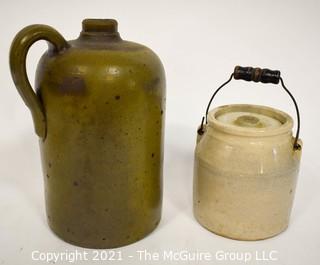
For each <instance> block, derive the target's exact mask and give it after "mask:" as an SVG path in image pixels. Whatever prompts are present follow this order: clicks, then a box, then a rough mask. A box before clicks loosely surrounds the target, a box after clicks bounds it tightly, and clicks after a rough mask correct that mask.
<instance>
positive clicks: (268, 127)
mask: <svg viewBox="0 0 320 265" xmlns="http://www.w3.org/2000/svg"><path fill="white" fill-rule="evenodd" d="M232 112H238V113H241V112H243V113H244V114H239V115H238V117H236V118H235V119H234V120H232V119H231V120H230V121H226V120H223V118H220V117H222V116H223V114H226V113H232ZM231 116H232V115H231ZM249 116H250V117H249ZM263 116H264V117H266V118H265V119H264V118H263ZM269 118H270V119H271V120H274V121H275V122H274V123H273V122H271V123H270V124H269V122H268V119H269ZM265 120H267V121H266V123H265ZM292 127H293V121H292V119H291V117H290V116H288V115H287V114H285V113H283V112H281V111H278V110H275V109H273V108H268V107H263V106H256V105H242V104H241V105H227V106H221V107H218V108H216V109H214V110H212V111H210V112H209V116H208V124H207V125H206V128H205V133H204V134H203V135H202V136H199V135H198V139H197V145H196V149H195V165H194V205H193V206H194V215H195V217H196V219H197V220H198V222H199V223H200V224H201V225H203V226H204V227H205V228H207V229H208V230H210V231H212V232H214V233H216V234H219V235H222V236H225V237H229V238H233V239H238V240H260V239H265V238H269V237H272V236H275V235H277V234H279V233H280V232H282V231H284V230H285V229H286V228H287V226H288V223H289V217H290V212H291V208H292V204H293V198H294V193H295V188H296V183H297V176H298V171H299V163H300V157H301V149H299V150H295V149H293V141H294V139H293V137H292V132H291V130H292ZM299 144H300V145H301V146H302V143H301V141H299Z"/></svg>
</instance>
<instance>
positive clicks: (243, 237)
mask: <svg viewBox="0 0 320 265" xmlns="http://www.w3.org/2000/svg"><path fill="white" fill-rule="evenodd" d="M194 217H195V219H196V220H197V222H198V223H199V224H200V225H201V226H202V227H203V228H204V229H206V230H208V231H209V232H211V233H213V234H216V235H218V236H222V237H225V238H228V239H232V240H237V241H261V240H266V239H269V238H273V237H275V236H277V235H279V234H282V233H283V232H285V231H286V230H287V228H288V227H289V225H286V226H285V227H284V228H283V229H281V230H279V231H277V232H275V233H272V234H270V235H266V236H257V237H246V236H233V235H230V234H228V233H223V232H219V231H216V230H214V229H212V228H210V227H209V226H207V225H205V224H204V223H203V222H202V221H201V220H200V219H199V218H198V217H197V216H196V215H194Z"/></svg>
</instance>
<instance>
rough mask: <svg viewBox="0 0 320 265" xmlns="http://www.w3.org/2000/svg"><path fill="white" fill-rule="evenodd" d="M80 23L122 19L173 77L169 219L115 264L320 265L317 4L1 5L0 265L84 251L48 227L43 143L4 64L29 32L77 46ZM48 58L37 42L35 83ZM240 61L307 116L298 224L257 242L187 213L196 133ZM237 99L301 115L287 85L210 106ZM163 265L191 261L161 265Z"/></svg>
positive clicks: (239, 84) (237, 90)
mask: <svg viewBox="0 0 320 265" xmlns="http://www.w3.org/2000/svg"><path fill="white" fill-rule="evenodd" d="M83 18H115V19H117V20H118V22H119V31H120V33H121V36H122V37H123V38H124V39H128V40H132V41H136V42H139V43H143V44H145V45H147V46H149V47H151V48H152V49H153V50H154V51H155V52H156V53H157V54H158V55H159V56H160V58H161V59H162V62H163V64H164V66H165V69H166V74H167V113H166V139H165V161H164V162H165V163H164V204H163V217H162V220H161V223H160V225H159V227H158V228H157V229H156V230H155V231H154V232H153V233H152V234H151V235H149V236H148V237H146V238H145V239H143V240H141V241H139V242H137V243H135V244H132V245H129V246H126V247H123V248H121V249H119V250H121V251H122V254H123V256H124V257H125V259H124V261H122V262H115V264H130V263H134V262H135V263H136V264H153V262H147V261H144V262H143V261H142V262H140V261H139V260H138V259H137V258H131V259H129V258H126V256H128V255H135V251H136V250H143V249H147V250H148V251H150V252H154V251H156V252H162V251H163V250H178V251H179V250H189V251H195V250H199V251H210V252H211V253H213V254H214V253H215V252H216V251H218V250H223V251H238V252H243V251H247V252H250V253H252V254H254V252H255V251H256V250H258V251H263V250H265V251H267V252H268V251H270V250H276V251H278V254H277V257H278V259H279V260H278V261H276V262H275V261H273V262H272V261H266V262H257V261H255V260H252V261H251V262H248V263H247V264H279V265H301V264H308V265H315V264H319V260H320V251H319V248H320V219H319V217H320V213H319V209H320V207H319V205H320V192H319V189H320V176H319V170H320V168H319V165H320V163H319V159H320V158H319V148H320V144H319V141H320V139H319V114H320V113H319V105H320V103H319V98H320V93H319V91H320V88H319V85H318V84H319V81H318V80H319V75H320V54H319V48H320V36H319V35H320V1H317V0H301V1H292V0H291V1H289V0H288V1H279V0H278V1H276V0H269V1H258V0H248V1H227V0H224V1H222V0H221V1H220V0H216V1H209V0H198V1H188V0H184V1H173V0H171V1H167V0H161V1H147V0H145V1H139V0H135V1H129V0H128V1H124V0H114V1H106V0H104V1H97V0H90V1H79V0H77V1H74V0H68V1H47V0H28V1H18V0H10V1H5V0H1V2H0V27H1V31H0V36H1V37H0V38H1V39H0V60H1V61H0V73H1V74H0V85H1V91H0V93H1V94H0V124H1V130H0V215H1V216H0V264H9V265H18V264H27V265H28V264H44V262H40V261H37V262H36V261H32V259H31V252H32V251H34V250H39V251H44V252H64V251H66V250H69V251H72V250H75V249H78V250H83V249H81V248H76V247H74V246H72V245H69V244H67V243H64V242H63V241H61V240H60V239H58V238H57V237H56V236H55V235H54V234H53V233H52V232H51V231H50V230H49V228H48V226H47V224H46V219H45V209H44V194H43V180H42V174H41V167H40V156H39V150H38V142H37V140H38V139H37V137H36V135H35V133H34V131H33V125H32V120H31V115H30V113H29V111H28V109H27V108H26V106H25V105H24V104H23V102H22V99H21V98H20V97H19V95H18V93H17V91H16V89H15V87H14V85H13V82H12V80H11V76H10V72H9V67H8V52H9V47H10V43H11V41H12V39H13V37H14V35H15V34H16V33H17V32H18V31H19V30H20V29H21V28H23V27H24V26H27V25H29V24H34V23H43V24H49V25H51V26H53V27H55V28H56V29H57V30H58V31H59V32H61V33H62V34H63V35H64V36H65V38H66V39H74V38H76V37H77V36H78V34H79V32H80V30H81V21H82V19H83ZM45 49H46V44H45V43H44V42H39V43H37V44H35V45H34V46H33V47H32V49H31V51H30V53H29V56H28V72H29V77H30V80H33V79H34V71H35V66H36V63H37V61H38V59H39V57H40V55H41V54H42V53H43V52H44V50H45ZM237 64H240V65H244V66H250V65H251V66H261V67H268V68H271V69H280V70H281V71H282V76H283V78H284V80H285V82H286V84H287V86H288V88H289V89H291V91H292V93H293V94H294V95H295V96H296V98H297V101H298V103H299V106H300V109H301V119H302V124H301V138H302V140H303V141H304V147H303V155H302V164H301V170H300V175H299V181H298V189H297V193H296V198H295V204H294V209H293V213H292V216H291V224H290V226H289V229H288V230H287V231H286V232H284V233H283V234H281V235H279V236H277V237H275V238H272V239H268V240H264V241H258V242H241V241H234V240H229V239H225V238H223V237H219V236H217V235H214V234H212V233H210V232H208V231H207V230H205V229H203V228H202V227H201V226H200V225H199V224H198V223H197V222H196V221H195V219H194V217H193V215H192V170H193V150H194V146H195V137H196V134H195V133H196V127H197V126H198V125H199V122H200V119H201V116H202V115H203V112H204V110H205V107H206V104H207V101H208V100H209V98H210V96H211V94H212V92H213V91H214V89H215V88H217V87H218V86H219V85H220V84H221V83H222V82H224V81H225V80H226V79H227V78H228V77H229V75H230V73H231V72H232V71H233V67H234V66H235V65H237ZM238 102H241V103H255V104H262V105H269V106H273V107H276V108H279V109H281V110H284V111H286V112H288V113H290V114H291V115H292V116H293V117H294V118H295V116H294V115H295V113H294V108H293V105H292V102H291V101H290V99H289V98H288V96H287V95H286V94H285V92H284V91H283V90H282V89H281V87H280V86H276V85H263V84H256V83H248V82H243V81H235V80H234V81H232V83H231V84H230V85H229V86H228V87H226V88H225V89H224V91H222V93H220V94H219V96H218V97H217V99H216V101H215V102H214V104H213V106H217V105H221V104H228V103H238ZM78 263H80V264H82V263H81V262H78ZM89 263H90V264H112V263H111V262H101V263H100V262H95V263H92V262H89ZM89 263H88V264H89ZM165 263H167V264H183V263H187V262H182V261H180V262H171V263H169V262H154V264H165ZM189 263H190V264H191V263H192V264H195V262H189ZM56 264H70V263H68V262H57V263H56ZM199 264H200V262H199ZM206 264H209V263H206ZM210 264H244V262H241V261H238V262H231V261H213V262H211V263H210Z"/></svg>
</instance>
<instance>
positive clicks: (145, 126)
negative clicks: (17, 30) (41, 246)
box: [35, 20, 165, 248]
mask: <svg viewBox="0 0 320 265" xmlns="http://www.w3.org/2000/svg"><path fill="white" fill-rule="evenodd" d="M35 88H36V96H37V97H38V98H39V102H40V103H41V109H42V110H43V113H44V116H45V134H44V135H43V136H42V137H40V141H39V142H40V150H41V157H42V168H43V175H44V184H45V196H46V210H47V217H48V223H49V225H50V227H51V229H52V230H53V231H54V232H55V233H56V234H57V235H58V236H59V237H61V238H62V239H64V240H65V241H68V242H70V243H73V244H76V245H79V246H83V247H90V248H112V247H119V246H123V245H126V244H129V243H132V242H135V241H137V240H139V239H141V238H143V237H144V236H145V235H147V234H148V233H150V232H151V231H152V230H153V229H154V228H155V227H156V226H157V224H158V223H159V220H160V216H161V204H162V160H163V127H164V111H165V75H164V69H163V66H162V64H161V62H160V60H159V58H158V57H157V56H156V55H155V54H154V53H153V52H152V51H151V50H150V49H148V48H147V47H145V46H143V45H140V44H136V43H133V42H128V41H123V40H122V39H121V38H120V36H119V34H118V32H117V24H116V22H115V21H114V20H85V21H84V22H83V31H82V32H81V35H80V37H79V38H78V39H76V40H73V41H69V42H67V45H66V48H65V49H63V50H61V51H59V52H55V51H54V50H48V52H46V53H45V54H44V55H43V56H42V58H41V60H40V62H39V65H38V68H37V74H36V86H35Z"/></svg>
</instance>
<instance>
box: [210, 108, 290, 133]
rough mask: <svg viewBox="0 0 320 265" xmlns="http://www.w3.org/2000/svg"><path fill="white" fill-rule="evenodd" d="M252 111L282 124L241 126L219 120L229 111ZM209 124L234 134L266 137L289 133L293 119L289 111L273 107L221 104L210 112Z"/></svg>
mask: <svg viewBox="0 0 320 265" xmlns="http://www.w3.org/2000/svg"><path fill="white" fill-rule="evenodd" d="M242 111H243V112H251V113H255V114H260V115H261V114H262V115H265V116H269V117H271V118H273V119H276V120H278V121H279V122H280V123H281V125H280V126H278V127H275V128H274V127H264V128H254V127H241V126H237V125H233V124H229V123H224V122H223V121H220V120H218V116H220V115H221V114H225V113H228V112H242ZM208 125H209V126H211V127H213V128H215V129H217V130H220V131H223V132H225V133H228V134H232V135H241V136H251V137H265V136H275V135H280V134H285V133H288V132H289V131H291V130H292V128H293V119H292V118H291V116H290V115H288V114H287V113H285V112H283V111H281V110H278V109H274V108H272V107H267V106H261V105H252V104H231V105H223V106H219V107H217V108H215V109H213V110H211V111H210V112H209V113H208Z"/></svg>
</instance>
